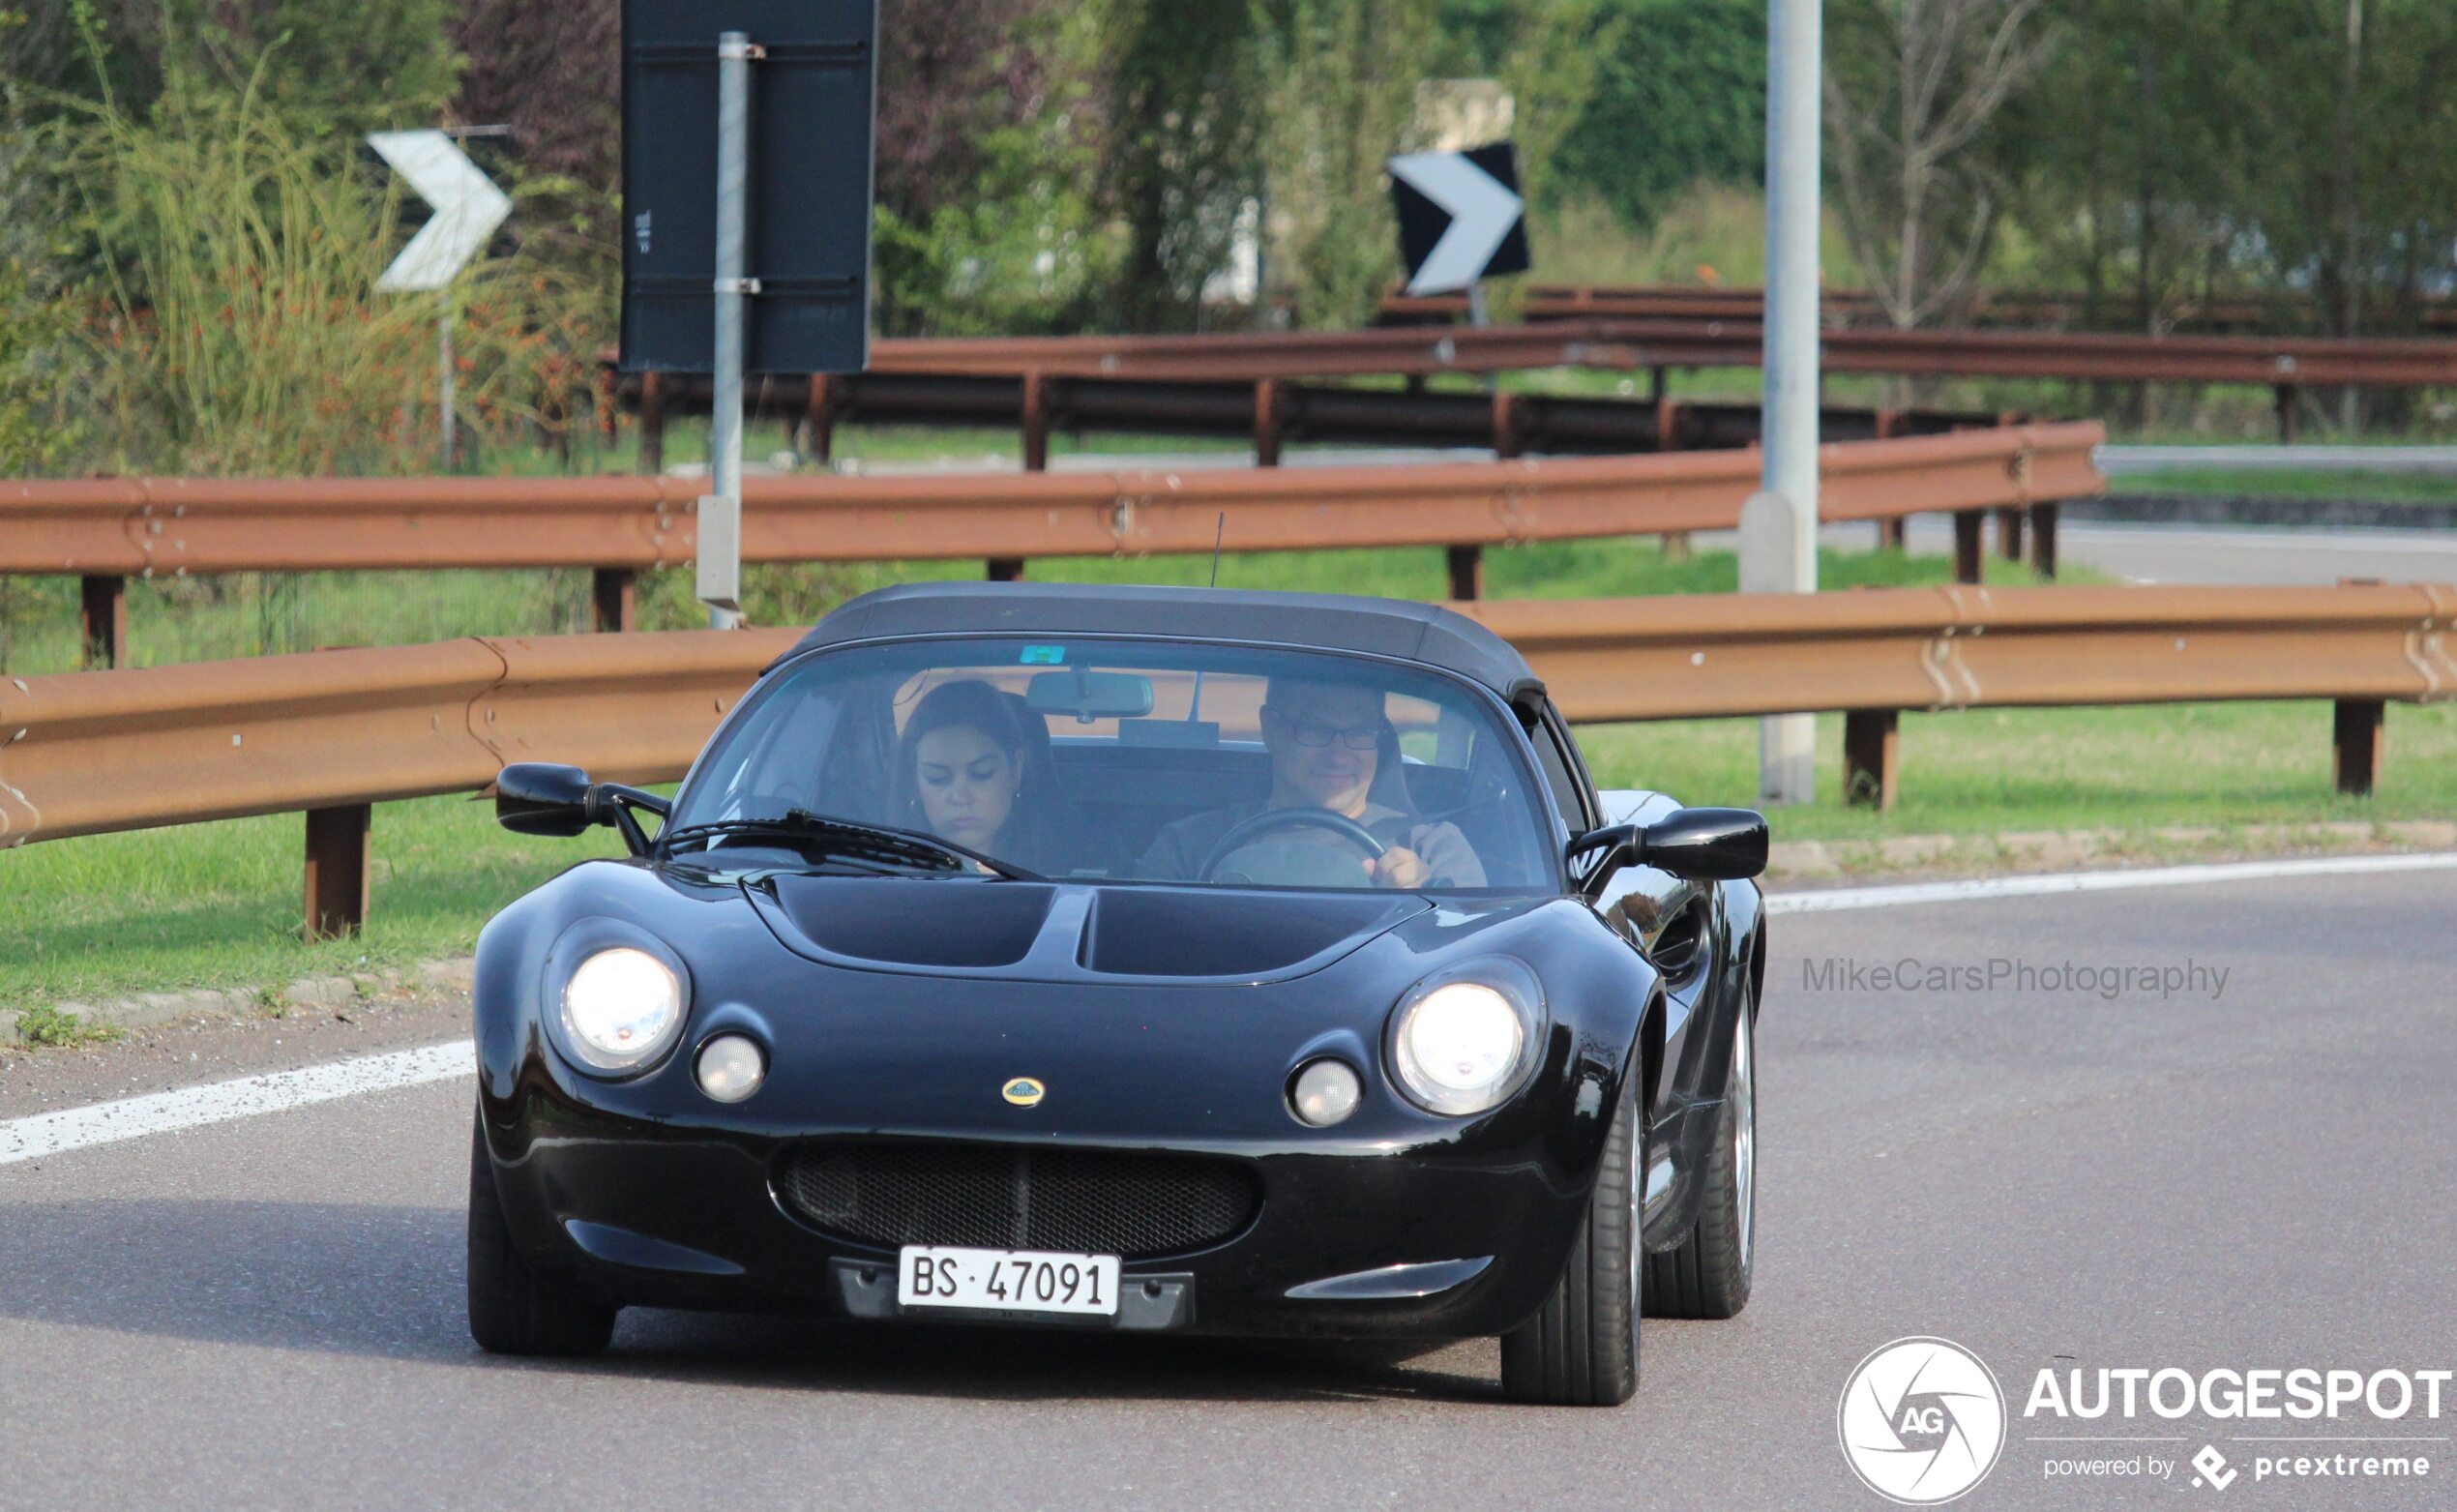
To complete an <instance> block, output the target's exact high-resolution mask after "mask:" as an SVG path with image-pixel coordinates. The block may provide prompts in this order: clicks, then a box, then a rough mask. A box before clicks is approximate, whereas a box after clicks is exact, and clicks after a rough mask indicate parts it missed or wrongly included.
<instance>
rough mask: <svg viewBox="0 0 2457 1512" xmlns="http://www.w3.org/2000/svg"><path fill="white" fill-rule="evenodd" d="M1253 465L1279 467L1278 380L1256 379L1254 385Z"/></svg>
mask: <svg viewBox="0 0 2457 1512" xmlns="http://www.w3.org/2000/svg"><path fill="white" fill-rule="evenodd" d="M1254 464H1255V465H1256V466H1257V467H1277V466H1279V465H1280V380H1279V379H1277V378H1257V379H1256V380H1255V384H1254Z"/></svg>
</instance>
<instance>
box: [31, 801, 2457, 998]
mask: <svg viewBox="0 0 2457 1512" xmlns="http://www.w3.org/2000/svg"><path fill="white" fill-rule="evenodd" d="M2376 850H2457V820H2449V819H2412V820H2401V821H2395V822H2390V823H2368V824H2367V823H2362V822H2359V821H2356V822H2344V823H2331V824H2247V825H2241V826H2237V827H2235V828H2231V829H2222V828H2217V827H2176V828H2168V829H2156V830H2150V831H2147V832H2146V833H2140V832H2136V833H2129V834H2128V833H2126V832H2125V831H2121V830H2078V831H2074V830H2036V831H2020V830H2015V831H2006V832H2002V833H1998V834H1993V835H1895V836H1890V837H1887V838H1886V839H1883V840H1841V841H1837V840H1794V841H1784V842H1781V843H1778V844H1777V845H1773V846H1772V847H1771V848H1770V850H1769V853H1768V856H1767V863H1766V880H1768V881H1770V882H1777V883H1781V882H1789V881H1820V882H1822V881H1833V880H1836V879H1838V878H1842V877H1851V876H1902V875H1944V874H1948V873H1959V874H1967V875H1968V874H1978V875H1986V874H1994V873H2019V872H2069V871H2077V870H2081V869H2085V868H2087V867H2091V866H2098V865H2114V864H2116V863H2118V862H2127V861H2148V860H2158V861H2177V860H2219V859H2224V858H2236V857H2242V856H2245V855H2248V854H2250V855H2275V854H2279V853H2281V852H2287V851H2296V852H2313V853H2322V852H2327V853H2343V854H2353V853H2360V852H2363V851H2376ZM476 964H477V963H476V962H475V961H474V960H472V959H471V958H470V957H467V956H459V957H455V958H453V959H451V960H447V961H429V962H427V963H425V964H421V965H417V966H412V967H409V968H407V969H388V970H383V971H374V972H365V973H361V974H359V975H355V976H319V977H303V978H301V979H300V980H298V981H295V982H292V983H291V984H289V985H288V986H287V987H283V988H280V989H269V988H253V987H233V988H196V989H192V990H191V991H188V992H183V993H138V994H137V995H135V996H133V997H118V998H111V999H108V1000H106V1001H102V1002H93V1003H82V1002H64V1003H55V1004H53V1005H52V1007H53V1011H55V1012H58V1013H63V1014H74V1015H75V1017H76V1018H77V1020H78V1021H79V1022H80V1023H84V1024H86V1025H88V1026H91V1027H94V1028H102V1029H138V1028H151V1027H154V1026H156V1025H158V1024H164V1023H172V1022H174V1021H176V1020H180V1019H192V1018H215V1017H220V1018H227V1019H244V1018H253V1017H255V1016H256V1015H258V1014H262V1013H266V1012H269V1011H271V1010H273V1009H276V1008H314V1009H322V1010H326V1011H332V1012H338V1011H340V1010H342V1009H345V1008H347V1007H348V1006H349V1005H350V1004H352V1003H355V1002H362V1001H365V1000H367V999H369V998H373V997H383V996H390V995H393V994H395V993H403V992H411V993H415V992H445V993H466V992H468V991H469V990H470V986H471V983H472V981H473V972H474V969H475V967H476ZM16 1038H17V1016H16V1014H15V1013H14V1012H11V1011H6V1010H0V1044H5V1043H14V1042H15V1040H16Z"/></svg>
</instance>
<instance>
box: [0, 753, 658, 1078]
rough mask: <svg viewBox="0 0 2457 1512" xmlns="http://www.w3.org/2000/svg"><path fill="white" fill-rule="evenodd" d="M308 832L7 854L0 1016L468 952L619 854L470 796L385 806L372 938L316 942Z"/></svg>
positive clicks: (271, 821)
mask: <svg viewBox="0 0 2457 1512" xmlns="http://www.w3.org/2000/svg"><path fill="white" fill-rule="evenodd" d="M304 831H305V821H304V820H302V819H301V817H300V816H299V815H295V814H290V815H268V816H266V817H263V818H253V819H231V820H225V821H222V822H220V823H214V824H192V825H186V826H183V827H181V828H177V829H165V830H149V831H144V832H141V833H137V834H129V835H98V836H93V837H90V838H87V839H83V840H64V841H59V842H56V843H54V844H50V845H29V846H26V847H25V848H23V849H20V850H12V851H7V852H5V853H0V958H5V959H6V960H7V961H8V962H9V963H10V970H9V973H8V975H7V976H6V977H5V978H0V1009H5V1008H13V1007H14V1008H16V1009H18V1010H20V1012H22V1011H23V1010H24V1009H26V1008H30V1007H43V1006H47V1005H50V1004H54V1003H59V1002H63V1001H71V1002H75V1001H84V1002H91V1001H94V1000H96V999H100V998H108V997H115V996H124V995H127V994H129V993H140V992H167V991H172V990H176V989H180V988H189V987H238V986H266V987H274V988H279V987H281V985H283V984H285V983H288V982H292V981H295V980H297V979H298V978H300V977H306V976H330V975H346V974H354V973H360V972H367V971H372V970H379V969H382V968H384V967H387V966H405V965H411V964H416V963H419V962H422V961H431V960H435V959H438V958H440V957H445V956H452V955H458V954H461V953H465V952H466V951H467V950H468V949H469V948H470V947H471V946H472V945H473V944H474V943H476V940H477V937H478V927H479V926H480V925H482V924H484V923H485V922H486V920H487V918H488V915H489V914H491V913H493V912H494V911H495V910H496V909H497V908H500V907H501V906H503V904H506V903H508V902H510V901H511V900H512V899H514V898H517V897H518V896H519V895H520V894H521V893H522V892H525V891H527V890H528V889H529V888H531V887H534V886H536V885H537V884H538V883H539V882H542V881H544V880H545V879H546V878H548V877H549V876H551V875H554V874H555V873H557V872H559V871H561V870H563V869H564V868H565V867H567V866H570V865H572V864H573V863H575V862H577V861H580V860H583V859H585V858H587V857H589V856H594V855H613V854H619V853H620V852H621V843H620V842H619V841H617V840H616V839H615V837H614V833H613V832H612V831H611V830H597V831H592V832H591V833H590V834H589V835H588V836H586V837H584V838H581V839H577V840H542V839H535V838H531V837H527V836H518V835H513V834H509V833H507V832H505V831H504V830H501V829H499V828H497V827H496V825H495V822H494V810H493V806H492V805H491V804H484V803H472V802H470V801H469V800H467V799H466V798H426V799H419V800H416V801H414V802H409V803H388V804H382V805H379V806H378V807H377V809H376V812H375V830H374V851H373V867H372V871H373V879H372V880H373V889H372V898H371V900H370V905H369V914H370V918H369V923H368V929H367V933H366V934H365V936H364V937H362V938H359V939H355V940H329V941H323V942H320V943H317V944H312V945H310V944H305V943H302V942H301V941H300V939H299V933H298V932H299V920H300V914H301V911H302V907H303V899H302V896H301V881H300V863H301V858H302V855H303V852H304V848H305V844H306V842H305V833H304ZM20 1032H22V1028H21V1031H20ZM28 1037H29V1038H31V1036H28Z"/></svg>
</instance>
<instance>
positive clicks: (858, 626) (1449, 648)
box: [789, 582, 1544, 699]
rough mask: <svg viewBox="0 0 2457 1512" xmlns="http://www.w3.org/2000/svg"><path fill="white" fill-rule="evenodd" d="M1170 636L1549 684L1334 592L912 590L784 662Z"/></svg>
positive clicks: (1408, 612)
mask: <svg viewBox="0 0 2457 1512" xmlns="http://www.w3.org/2000/svg"><path fill="white" fill-rule="evenodd" d="M946 635H979V636H1016V635H1022V636H1043V635H1078V636H1103V635H1120V636H1172V637H1183V638H1185V639H1190V640H1222V641H1247V642H1252V643H1257V644H1261V645H1278V646H1290V647H1296V648H1302V649H1306V650H1325V651H1358V652H1363V653H1365V654H1367V655H1369V656H1387V657H1396V658H1399V659H1401V660H1404V661H1410V662H1421V663H1423V664H1425V665H1426V666H1428V667H1440V668H1442V669H1444V670H1446V671H1451V672H1456V673H1458V674H1460V675H1461V676H1464V677H1467V678H1471V679H1473V680H1474V681H1476V682H1480V683H1482V684H1484V685H1485V686H1486V687H1488V688H1491V689H1492V690H1493V691H1494V692H1495V693H1497V694H1500V695H1501V696H1502V697H1505V698H1513V699H1515V698H1517V697H1521V696H1522V695H1525V694H1532V693H1540V692H1542V691H1543V686H1544V685H1543V684H1542V683H1540V682H1538V681H1537V680H1536V676H1535V674H1534V673H1533V672H1531V671H1529V670H1528V669H1527V664H1526V660H1525V658H1524V657H1522V656H1520V655H1519V653H1518V652H1517V651H1516V650H1514V649H1513V648H1512V647H1511V645H1510V642H1508V641H1506V640H1504V639H1502V638H1501V637H1499V636H1496V635H1495V634H1494V633H1493V632H1492V631H1490V630H1487V629H1486V628H1485V627H1484V626H1482V625H1479V624H1477V623H1476V622H1475V621H1474V620H1472V619H1469V618H1467V617H1466V616H1465V615H1462V614H1454V613H1452V612H1451V611H1450V610H1448V609H1446V608H1441V607H1440V606H1438V605H1434V604H1409V603H1406V602H1403V601H1401V600H1398V599H1368V598H1360V597H1351V596H1349V595H1347V594H1335V593H1260V592H1254V591H1251V590H1244V589H1237V588H1159V587H1108V586H1094V585H1088V584H1076V583H1038V582H916V583H907V584H904V585H903V586H901V587H895V588H881V589H879V590H878V591H876V592H874V593H866V594H863V595H862V596H861V597H860V598H858V599H854V600H852V601H850V602H849V603H846V604H844V605H843V606H840V607H839V608H837V609H836V611H835V612H834V613H831V614H829V615H828V616H827V617H826V618H825V619H822V620H820V621H819V623H818V624H817V626H816V627H814V629H813V630H812V631H811V633H810V634H809V635H807V636H804V637H802V638H801V640H799V641H798V642H796V643H795V645H794V647H793V651H792V652H791V653H789V654H791V655H799V654H801V653H802V652H804V651H808V650H811V649H813V648H814V647H817V646H831V645H843V644H845V643H846V642H848V641H854V640H875V639H881V638H885V637H900V636H946Z"/></svg>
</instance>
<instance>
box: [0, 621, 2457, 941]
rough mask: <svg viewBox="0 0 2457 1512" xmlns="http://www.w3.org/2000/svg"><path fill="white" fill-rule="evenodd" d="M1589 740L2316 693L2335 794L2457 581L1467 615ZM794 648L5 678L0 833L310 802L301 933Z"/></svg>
mask: <svg viewBox="0 0 2457 1512" xmlns="http://www.w3.org/2000/svg"><path fill="white" fill-rule="evenodd" d="M1460 608H1462V609H1463V611H1465V612H1466V613H1469V614H1472V615H1474V616H1475V617H1476V618H1478V619H1480V620H1482V621H1483V622H1484V623H1485V624H1487V625H1489V626H1491V627H1492V628H1493V629H1494V630H1495V632H1497V633H1498V634H1500V635H1502V636H1504V637H1507V638H1508V639H1510V640H1511V641H1512V642H1513V643H1514V644H1516V645H1518V646H1519V647H1520V648H1521V649H1522V650H1523V651H1524V652H1525V653H1526V655H1527V658H1528V660H1529V661H1530V663H1532V664H1533V666H1534V667H1535V669H1536V671H1537V672H1538V673H1539V674H1540V675H1541V676H1543V677H1544V678H1545V680H1546V682H1547V683H1548V685H1549V686H1551V688H1552V689H1553V691H1554V697H1556V698H1557V699H1558V700H1559V702H1560V704H1561V706H1562V709H1563V711H1564V712H1565V713H1566V714H1567V715H1568V716H1569V718H1571V719H1572V720H1574V721H1578V722H1581V723H1595V722H1604V721H1623V720H1656V719H1686V718H1707V717H1718V716H1741V715H1754V714H1767V713H1789V712H1800V711H1830V710H1841V711H1843V712H1844V713H1845V717H1846V731H1845V784H1846V786H1845V791H1846V793H1847V794H1848V795H1849V796H1850V799H1851V800H1852V801H1854V802H1862V803H1871V804H1878V805H1886V804H1890V803H1891V802H1892V801H1893V799H1894V796H1895V794H1896V791H1897V787H1898V782H1899V778H1898V771H1897V768H1898V760H1897V750H1896V730H1897V728H1898V721H1899V718H1900V714H1901V711H1903V710H1906V709H1909V710H1914V711H1917V710H1944V709H1966V708H1982V707H1985V708H2001V707H2009V706H2020V705H2031V706H2041V705H2080V704H2118V703H2157V702H2178V701H2202V700H2218V699H2306V698H2313V699H2320V698H2325V699H2329V700H2332V701H2333V703H2334V705H2335V711H2336V712H2335V720H2334V726H2333V741H2334V749H2335V753H2336V773H2335V781H2336V785H2337V787H2338V788H2339V790H2341V791H2344V792H2350V793H2364V792H2369V791H2370V790H2371V789H2372V787H2373V786H2374V784H2375V783H2376V781H2377V779H2378V775H2379V771H2380V765H2381V759H2382V753H2383V732H2384V729H2385V725H2384V718H2385V714H2384V711H2385V706H2386V704H2388V703H2390V702H2427V701H2434V700H2440V699H2445V698H2449V697H2457V641H2452V638H2451V627H2452V624H2457V587H2450V586H2444V585H2430V584H2426V585H2415V586H2381V585H2350V586H2341V587H2336V588H2268V589H2241V588H2177V587H2157V588H2023V589H1998V590H1987V589H1974V588H1961V587H1957V588H1944V589H1928V588H1898V589H1875V590H1861V591H1855V592H1850V593H1840V594H1824V595H1804V596H1801V595H1788V594H1786V595H1716V596H1701V597H1681V598H1662V599H1634V600H1603V601H1575V602H1573V601H1543V600H1514V601H1503V602H1485V603H1478V604H1469V605H1463V606H1460ZM797 634H798V632H796V631H794V630H769V631H735V632H709V631H682V632H674V633H668V634H663V635H628V636H610V637H609V636H566V637H512V638H483V639H467V640H457V641H448V642H444V643H442V644H437V645H427V646H407V647H397V648H391V649H382V650H360V651H326V652H316V653H311V654H308V655H302V656H281V657H261V658H255V659H252V660H249V661H243V662H224V663H211V664H203V665H196V666H188V667H159V668H143V669H138V670H123V671H109V672H70V673H62V674H58V675H54V676H48V677H32V678H21V679H0V845H24V844H27V843H29V842H32V841H41V840H53V839H60V838H65V837H69V836H75V835H90V834H98V833H103V832H105V831H112V830H129V829H143V828H151V827H155V826H160V825H168V824H181V823H190V822H194V821H198V820H204V819H214V818H227V817H235V816H239V815H258V814H277V813H288V812H296V811H306V812H307V814H308V820H307V857H308V866H307V897H306V903H307V913H306V917H307V929H308V932H309V933H310V934H326V933H330V932H333V931H337V930H346V929H350V928H355V927H356V926H357V924H358V922H359V921H360V920H362V919H363V918H364V917H365V909H366V901H367V859H368V850H367V842H368V836H369V833H370V823H371V813H372V810H371V807H370V806H371V805H372V804H374V803H377V802H383V801H389V800H393V799H399V798H409V797H417V796H422V795H429V794H435V793H447V792H460V791H475V790H480V789H483V788H484V787H485V786H488V784H489V783H491V782H492V780H493V777H494V774H495V772H496V771H497V770H498V769H499V768H500V767H501V766H502V764H503V763H505V762H508V761H514V760H531V759H550V760H565V761H571V762H575V763H578V764H581V765H585V766H588V767H589V768H591V770H592V771H593V772H595V773H596V774H597V775H599V776H601V777H604V778H607V779H612V780H621V781H629V782H636V783H637V782H655V781H661V780H667V779H671V778H674V777H677V776H679V775H681V773H682V772H683V770H684V768H685V767H686V766H687V765H688V764H689V763H690V761H691V759H692V758H693V756H695V755H696V753H697V752H698V750H699V748H700V746H701V745H702V744H703V743H704V742H705V741H706V739H707V737H708V735H709V733H710V731H711V730H713V729H714V728H715V726H716V724H717V722H718V720H719V719H720V718H722V716H723V715H724V713H725V710H726V709H727V708H728V707H730V705H731V703H732V700H733V699H735V698H736V697H739V696H740V695H741V693H742V691H743V690H744V689H745V688H746V687H748V686H749V684H750V682H751V681H752V679H753V678H754V677H755V675H756V674H757V672H758V670H759V668H760V667H764V666H765V665H767V663H768V662H769V661H770V660H771V659H773V658H774V657H775V656H776V655H777V654H778V653H779V652H781V651H783V650H784V648H785V647H787V646H788V645H790V644H791V642H792V640H793V638H794V637H795V636H796V635H797Z"/></svg>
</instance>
